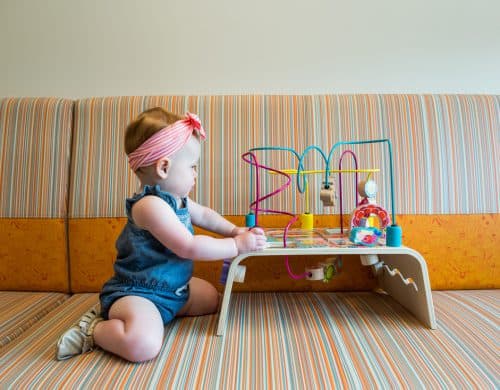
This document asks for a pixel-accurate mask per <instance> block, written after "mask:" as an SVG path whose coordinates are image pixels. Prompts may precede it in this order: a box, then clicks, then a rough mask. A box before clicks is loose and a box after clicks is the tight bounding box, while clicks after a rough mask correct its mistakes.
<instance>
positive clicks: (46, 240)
mask: <svg viewBox="0 0 500 390" xmlns="http://www.w3.org/2000/svg"><path fill="white" fill-rule="evenodd" d="M72 119H73V102H72V101H71V100H67V99H57V98H4V99H0V188H1V189H2V196H1V197H0V231H1V232H2V234H0V289H3V290H28V291H32V290H39V291H40V290H41V291H68V290H69V283H68V264H67V239H66V237H67V235H66V225H65V219H66V217H67V212H66V211H67V198H68V177H69V161H70V142H71V130H72Z"/></svg>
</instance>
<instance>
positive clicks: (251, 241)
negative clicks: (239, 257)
mask: <svg viewBox="0 0 500 390" xmlns="http://www.w3.org/2000/svg"><path fill="white" fill-rule="evenodd" d="M234 241H235V242H236V247H237V248H238V254H242V253H248V252H255V251H261V250H262V249H264V248H265V247H266V236H265V234H264V231H263V230H262V229H260V228H254V229H252V230H249V231H247V232H245V233H243V234H239V235H237V236H236V237H234Z"/></svg>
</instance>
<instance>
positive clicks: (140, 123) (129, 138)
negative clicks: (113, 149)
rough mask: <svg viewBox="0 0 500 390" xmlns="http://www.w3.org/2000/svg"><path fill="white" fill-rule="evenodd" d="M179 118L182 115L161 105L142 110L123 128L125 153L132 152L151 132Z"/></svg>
mask: <svg viewBox="0 0 500 390" xmlns="http://www.w3.org/2000/svg"><path fill="white" fill-rule="evenodd" d="M181 119H184V117H183V116H181V115H178V114H174V113H172V112H169V111H167V110H165V109H164V108H161V107H154V108H150V109H149V110H146V111H144V112H142V113H141V114H139V116H138V117H137V118H136V119H134V120H133V121H132V122H130V124H129V125H128V126H127V129H126V130H125V153H127V154H129V153H132V152H133V151H134V150H136V149H137V148H138V147H139V146H141V145H142V144H143V143H144V141H146V140H147V139H148V138H149V137H151V136H152V135H153V134H155V133H156V132H158V131H160V130H161V129H163V128H165V127H167V126H168V125H171V124H172V123H175V122H177V121H178V120H181Z"/></svg>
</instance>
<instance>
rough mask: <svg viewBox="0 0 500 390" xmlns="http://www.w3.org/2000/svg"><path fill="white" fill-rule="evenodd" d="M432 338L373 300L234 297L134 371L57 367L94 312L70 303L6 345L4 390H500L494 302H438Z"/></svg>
mask: <svg viewBox="0 0 500 390" xmlns="http://www.w3.org/2000/svg"><path fill="white" fill-rule="evenodd" d="M433 298H434V304H435V308H436V315H437V321H438V329H437V330H435V331H430V330H428V329H426V328H424V327H423V326H422V325H421V324H419V323H418V322H416V320H415V319H414V318H413V317H412V316H411V315H410V314H408V312H406V311H405V310H404V309H403V308H402V307H401V306H399V305H398V304H397V303H395V302H394V301H393V300H392V299H390V298H388V297H386V296H383V295H376V294H373V293H336V294H333V293H303V294H298V293H251V294H242V293H240V294H235V296H234V301H233V303H232V309H231V311H230V318H229V324H228V325H229V326H228V332H227V334H226V336H225V337H224V338H218V337H216V336H214V333H215V328H216V320H217V317H216V316H215V315H214V316H205V317H192V318H183V319H179V320H176V321H174V322H173V323H171V324H170V325H168V326H167V327H166V336H165V341H164V346H163V349H162V351H161V353H160V356H159V357H158V358H157V359H155V360H153V361H151V362H148V363H144V364H131V363H127V362H125V361H123V360H121V359H119V358H117V357H114V356H112V355H111V354H108V353H105V352H103V351H101V350H97V351H94V352H92V353H90V354H86V355H84V356H79V357H76V358H73V359H70V360H68V361H64V362H57V361H56V360H55V359H54V344H55V342H56V340H57V338H58V336H59V334H60V333H61V332H62V331H63V329H65V328H66V327H67V326H68V325H69V324H71V323H72V322H73V321H75V320H76V319H77V318H78V317H79V316H80V315H81V313H82V312H83V311H84V310H86V309H87V308H89V307H90V306H91V305H92V304H94V303H95V302H96V301H97V294H81V295H75V296H73V297H71V298H70V299H69V300H68V301H67V302H65V303H64V304H62V305H61V306H59V307H58V308H57V309H56V310H54V311H52V312H51V313H50V314H49V315H47V316H46V317H45V318H44V321H43V323H41V324H40V326H37V327H33V328H31V329H29V330H28V331H27V332H26V334H25V337H23V338H18V339H16V340H14V341H13V342H11V343H10V344H8V345H7V346H6V347H5V348H4V349H3V350H2V353H1V355H0V372H2V375H1V376H0V387H1V388H10V387H12V388H36V389H38V388H80V387H99V388H122V387H130V388H209V389H211V388H223V389H225V388H238V389H240V388H241V389H246V388H259V389H260V388H271V387H273V388H307V389H312V388H368V387H375V388H481V389H487V388H491V389H493V388H498V386H499V384H500V383H499V379H500V378H499V375H498V350H497V348H496V346H497V338H498V337H497V334H498V329H497V328H498V314H499V313H498V310H499V299H500V293H499V292H498V291H491V290H483V291H453V292H450V291H448V292H444V291H443V292H434V293H433Z"/></svg>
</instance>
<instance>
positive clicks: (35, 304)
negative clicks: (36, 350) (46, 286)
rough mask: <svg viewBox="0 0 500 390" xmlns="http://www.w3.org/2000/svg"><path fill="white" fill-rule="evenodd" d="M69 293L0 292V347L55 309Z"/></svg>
mask: <svg viewBox="0 0 500 390" xmlns="http://www.w3.org/2000/svg"><path fill="white" fill-rule="evenodd" d="M68 298H69V295H67V294H62V293H46V292H18V291H1V292H0V348H1V347H3V346H4V345H6V344H8V343H9V342H11V341H12V340H14V339H15V338H16V337H18V336H19V335H20V334H22V333H23V332H25V331H26V330H27V329H29V328H30V327H31V326H33V325H34V324H35V323H36V322H38V321H39V320H40V319H41V318H43V317H44V316H45V315H47V314H48V313H49V312H50V311H51V310H53V309H55V308H56V307H57V306H59V305H60V304H61V303H63V302H64V301H65V300H66V299H68Z"/></svg>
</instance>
